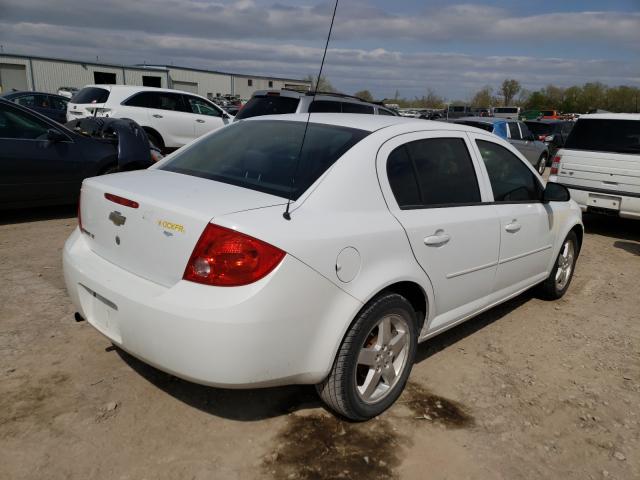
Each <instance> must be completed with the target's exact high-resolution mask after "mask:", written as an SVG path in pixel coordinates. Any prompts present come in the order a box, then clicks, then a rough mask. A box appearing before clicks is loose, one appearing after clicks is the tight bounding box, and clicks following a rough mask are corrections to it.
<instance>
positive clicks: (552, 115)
mask: <svg viewBox="0 0 640 480" xmlns="http://www.w3.org/2000/svg"><path fill="white" fill-rule="evenodd" d="M540 117H541V119H542V120H558V119H559V118H560V117H561V115H560V112H558V111H557V110H540Z"/></svg>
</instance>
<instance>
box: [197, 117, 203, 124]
mask: <svg viewBox="0 0 640 480" xmlns="http://www.w3.org/2000/svg"><path fill="white" fill-rule="evenodd" d="M196 122H198V123H204V120H201V119H199V118H198V119H197V120H196Z"/></svg>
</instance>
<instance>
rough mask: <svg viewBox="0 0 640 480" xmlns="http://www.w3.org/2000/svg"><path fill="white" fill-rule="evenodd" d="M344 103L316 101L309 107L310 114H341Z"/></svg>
mask: <svg viewBox="0 0 640 480" xmlns="http://www.w3.org/2000/svg"><path fill="white" fill-rule="evenodd" d="M341 112H342V103H341V102H332V101H330V100H315V101H313V102H311V105H309V113H341Z"/></svg>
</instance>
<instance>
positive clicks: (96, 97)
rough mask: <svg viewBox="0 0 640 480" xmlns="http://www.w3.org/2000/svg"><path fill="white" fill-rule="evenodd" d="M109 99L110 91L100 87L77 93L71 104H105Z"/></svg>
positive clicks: (88, 88) (84, 89) (85, 89)
mask: <svg viewBox="0 0 640 480" xmlns="http://www.w3.org/2000/svg"><path fill="white" fill-rule="evenodd" d="M108 99H109V90H105V89H104V88H98V87H86V88H83V89H82V90H80V91H79V92H78V93H76V94H75V95H74V96H73V98H72V99H71V100H70V102H71V103H104V102H106V101H107V100H108Z"/></svg>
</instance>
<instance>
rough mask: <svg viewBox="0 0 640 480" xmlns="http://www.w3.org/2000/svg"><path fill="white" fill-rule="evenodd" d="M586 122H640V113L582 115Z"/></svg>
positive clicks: (581, 117)
mask: <svg viewBox="0 0 640 480" xmlns="http://www.w3.org/2000/svg"><path fill="white" fill-rule="evenodd" d="M582 119H585V120H640V113H589V114H586V115H580V118H579V119H578V121H580V120H582Z"/></svg>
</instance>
